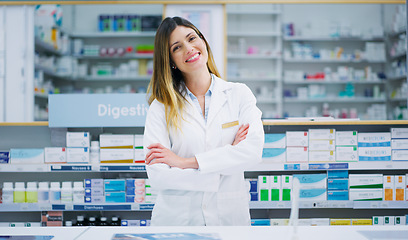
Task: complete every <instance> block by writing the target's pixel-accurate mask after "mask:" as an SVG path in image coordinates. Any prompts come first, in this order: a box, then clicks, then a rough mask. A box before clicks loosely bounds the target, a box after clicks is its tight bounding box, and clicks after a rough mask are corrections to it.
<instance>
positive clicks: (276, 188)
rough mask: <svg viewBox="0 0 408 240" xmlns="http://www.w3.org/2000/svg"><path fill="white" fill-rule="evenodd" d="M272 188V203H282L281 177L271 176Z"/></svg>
mask: <svg viewBox="0 0 408 240" xmlns="http://www.w3.org/2000/svg"><path fill="white" fill-rule="evenodd" d="M269 178H270V179H269V180H270V186H271V201H280V199H281V195H282V194H281V189H282V187H281V176H269Z"/></svg>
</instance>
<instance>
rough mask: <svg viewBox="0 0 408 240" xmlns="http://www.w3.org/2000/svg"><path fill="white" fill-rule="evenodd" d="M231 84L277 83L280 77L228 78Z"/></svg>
mask: <svg viewBox="0 0 408 240" xmlns="http://www.w3.org/2000/svg"><path fill="white" fill-rule="evenodd" d="M228 81H231V82H278V81H280V77H257V76H253V77H228Z"/></svg>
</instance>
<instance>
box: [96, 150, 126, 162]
mask: <svg viewBox="0 0 408 240" xmlns="http://www.w3.org/2000/svg"><path fill="white" fill-rule="evenodd" d="M133 155H134V152H133V148H132V149H101V150H100V156H99V158H100V161H101V163H133V162H134V160H133V158H134V156H133Z"/></svg>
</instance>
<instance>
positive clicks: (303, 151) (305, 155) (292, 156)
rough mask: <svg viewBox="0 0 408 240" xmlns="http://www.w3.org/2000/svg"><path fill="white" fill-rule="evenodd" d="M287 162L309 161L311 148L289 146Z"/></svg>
mask: <svg viewBox="0 0 408 240" xmlns="http://www.w3.org/2000/svg"><path fill="white" fill-rule="evenodd" d="M286 162H289V163H291V162H293V163H307V162H309V150H308V148H307V147H287V148H286Z"/></svg>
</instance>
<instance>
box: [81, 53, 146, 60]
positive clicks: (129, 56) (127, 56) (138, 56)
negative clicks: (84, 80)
mask: <svg viewBox="0 0 408 240" xmlns="http://www.w3.org/2000/svg"><path fill="white" fill-rule="evenodd" d="M73 57H74V58H77V59H90V60H120V59H123V60H129V59H153V54H152V53H133V54H125V55H123V56H86V55H74V56H73Z"/></svg>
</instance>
